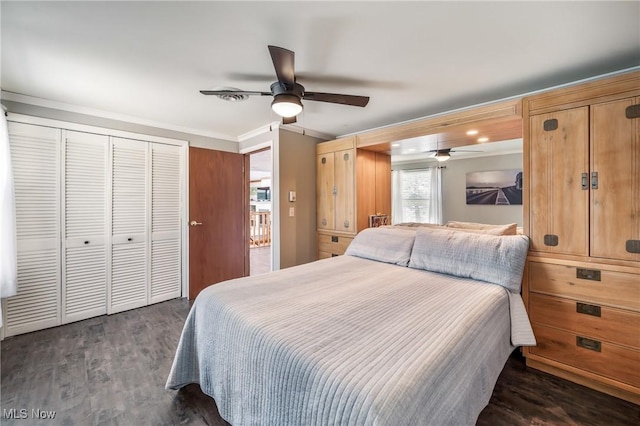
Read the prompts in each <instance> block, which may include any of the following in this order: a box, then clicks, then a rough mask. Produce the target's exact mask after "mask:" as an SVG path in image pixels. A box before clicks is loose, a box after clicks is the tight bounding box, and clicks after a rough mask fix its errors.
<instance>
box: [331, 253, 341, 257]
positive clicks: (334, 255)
mask: <svg viewBox="0 0 640 426" xmlns="http://www.w3.org/2000/svg"><path fill="white" fill-rule="evenodd" d="M338 256H340V255H339V254H335V253H331V257H338Z"/></svg>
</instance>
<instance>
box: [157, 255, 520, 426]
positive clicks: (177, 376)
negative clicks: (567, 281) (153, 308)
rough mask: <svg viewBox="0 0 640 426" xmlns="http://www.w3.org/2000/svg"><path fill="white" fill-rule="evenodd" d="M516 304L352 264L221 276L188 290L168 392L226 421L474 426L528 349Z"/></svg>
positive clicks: (479, 290) (423, 274)
mask: <svg viewBox="0 0 640 426" xmlns="http://www.w3.org/2000/svg"><path fill="white" fill-rule="evenodd" d="M511 299H514V300H515V299H519V296H517V295H512V296H511ZM514 303H515V305H518V303H519V304H520V305H521V304H522V301H521V300H515V302H514V301H513V300H512V302H511V304H510V298H509V295H508V291H507V290H506V289H505V288H503V287H500V286H498V285H494V284H488V283H483V282H478V281H473V280H470V279H463V278H457V277H452V276H448V275H442V274H437V273H432V272H428V271H423V270H416V269H410V268H407V267H402V266H396V265H391V264H386V263H379V262H375V261H371V260H365V259H361V258H356V257H352V256H340V257H335V258H331V259H325V260H321V261H317V262H313V263H310V264H306V265H301V266H297V267H293V268H289V269H284V270H281V271H277V272H272V273H269V274H264V275H258V276H253V277H245V278H241V279H236V280H231V281H227V282H224V283H220V284H216V285H213V286H211V287H209V288H207V289H206V290H205V291H203V292H202V293H201V294H200V295H199V296H198V298H197V300H196V301H195V303H194V305H193V308H192V310H191V312H190V313H189V316H188V318H187V321H186V324H185V326H184V330H183V333H182V337H181V339H180V343H179V346H178V351H177V354H176V357H175V360H174V363H173V367H172V369H171V373H170V375H169V378H168V381H167V385H166V386H167V388H170V389H178V388H180V387H182V386H185V385H187V384H189V383H199V384H200V386H201V388H202V390H203V392H205V393H206V394H208V395H210V396H211V397H213V398H214V399H215V400H216V403H217V405H218V409H219V411H220V414H221V415H222V417H223V418H225V419H226V420H227V421H229V422H230V423H231V424H233V425H234V426H240V425H278V426H284V425H441V424H451V425H453V424H455V425H460V424H474V423H475V421H476V420H477V417H478V415H479V413H480V411H481V410H482V409H483V408H484V407H485V406H486V404H487V403H488V401H489V399H490V397H491V393H492V390H493V388H494V385H495V382H496V380H497V378H498V375H499V373H500V371H501V370H502V368H503V366H504V364H505V362H506V360H507V358H508V356H509V354H510V353H511V351H512V350H513V349H514V346H515V345H519V344H523V343H524V344H528V342H526V341H524V342H518V341H514V342H513V344H512V342H511V339H512V329H513V330H519V329H522V327H521V326H520V325H518V324H521V323H523V321H524V322H526V324H524V325H525V326H526V327H530V326H529V323H528V319H527V317H526V313H524V310H522V311H521V312H520V311H519V309H518V308H517V307H516V308H515V309H513V310H512V309H510V305H512V306H513V305H514ZM523 314H524V318H523V317H522V315H523ZM526 327H525V328H526ZM526 334H527V333H523V334H521V335H522V336H524V337H525V340H527V336H526ZM513 338H516V339H517V338H518V333H514V336H513Z"/></svg>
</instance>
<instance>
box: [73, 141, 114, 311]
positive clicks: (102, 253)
mask: <svg viewBox="0 0 640 426" xmlns="http://www.w3.org/2000/svg"><path fill="white" fill-rule="evenodd" d="M63 136H64V153H65V155H64V186H63V187H64V193H63V195H64V212H65V213H64V215H65V220H64V234H65V239H64V248H63V252H62V254H63V261H62V264H63V270H62V274H63V275H62V282H63V283H64V285H63V286H62V322H63V323H66V322H71V321H78V320H82V319H86V318H91V317H94V316H98V315H103V314H105V313H106V312H107V238H106V236H107V217H108V216H107V197H106V193H107V191H106V187H107V185H106V182H107V153H108V146H109V137H108V136H104V135H96V134H91V133H82V132H74V131H68V130H67V131H64V133H63Z"/></svg>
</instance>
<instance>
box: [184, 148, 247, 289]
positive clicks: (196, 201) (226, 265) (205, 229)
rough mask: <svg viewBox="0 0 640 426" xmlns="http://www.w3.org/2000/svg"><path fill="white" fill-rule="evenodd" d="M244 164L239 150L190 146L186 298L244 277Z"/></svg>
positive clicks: (245, 238) (245, 248)
mask: <svg viewBox="0 0 640 426" xmlns="http://www.w3.org/2000/svg"><path fill="white" fill-rule="evenodd" d="M243 165H244V156H243V155H242V154H234V153H230V152H222V151H214V150H209V149H202V148H189V221H190V226H189V299H194V298H195V297H196V296H197V295H198V293H200V291H202V290H203V289H204V288H206V287H208V286H210V285H211V284H215V283H218V282H220V281H225V280H229V279H232V278H238V277H242V276H244V272H245V261H246V260H247V257H248V250H249V242H248V240H247V235H246V232H245V217H246V214H245V211H244V207H245V204H246V203H245V198H248V195H246V194H245V176H244V171H243ZM192 224H193V225H192Z"/></svg>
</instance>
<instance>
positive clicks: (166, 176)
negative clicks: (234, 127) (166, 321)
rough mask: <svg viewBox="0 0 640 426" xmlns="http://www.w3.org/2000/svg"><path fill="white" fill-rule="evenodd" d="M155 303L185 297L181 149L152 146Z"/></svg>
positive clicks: (152, 244) (152, 254)
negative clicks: (182, 260) (182, 270)
mask: <svg viewBox="0 0 640 426" xmlns="http://www.w3.org/2000/svg"><path fill="white" fill-rule="evenodd" d="M150 146H151V300H150V303H156V302H162V301H164V300H169V299H172V298H175V297H180V295H181V294H182V291H181V290H182V280H181V277H182V275H181V259H182V256H181V253H182V245H181V229H182V223H181V218H180V217H181V216H180V197H181V195H180V194H181V187H182V184H183V182H182V174H181V170H182V169H181V163H182V156H181V152H182V150H181V148H180V147H178V146H174V145H162V144H157V143H152V144H151V145H150Z"/></svg>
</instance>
